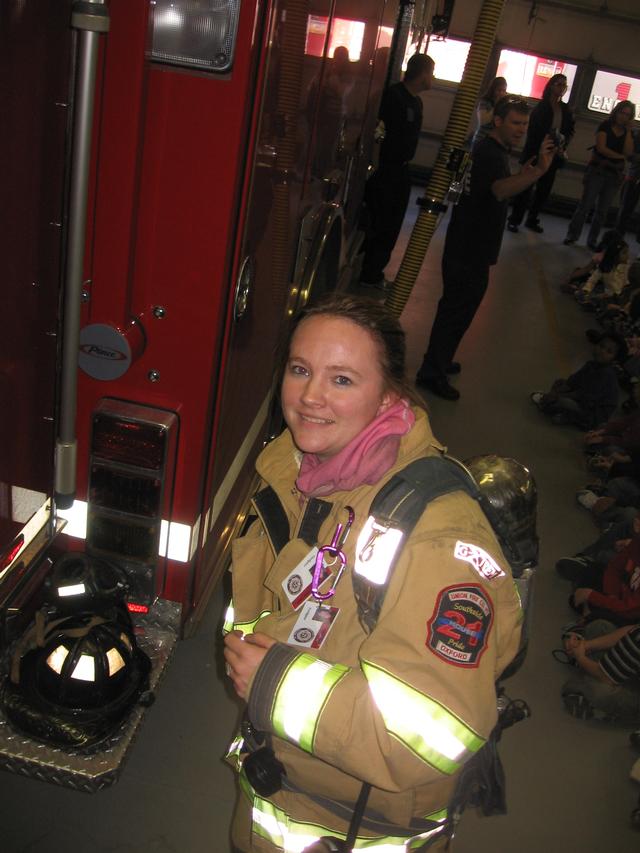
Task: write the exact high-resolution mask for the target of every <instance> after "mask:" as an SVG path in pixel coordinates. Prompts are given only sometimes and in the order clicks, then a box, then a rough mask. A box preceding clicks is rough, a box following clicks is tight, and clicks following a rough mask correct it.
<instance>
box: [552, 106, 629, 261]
mask: <svg viewBox="0 0 640 853" xmlns="http://www.w3.org/2000/svg"><path fill="white" fill-rule="evenodd" d="M635 113H636V108H635V105H634V104H632V103H631V101H620V103H619V104H616V105H615V107H614V108H613V109H612V110H611V115H610V116H609V118H608V119H607V120H606V121H603V122H602V124H601V125H600V126H599V127H598V130H597V131H596V144H595V145H594V147H593V154H592V156H591V160H590V161H589V163H588V165H587V171H586V172H585V173H584V181H583V190H582V198H581V199H580V201H579V202H578V206H577V207H576V209H575V211H574V214H573V216H572V218H571V222H570V223H569V228H568V230H567V236H566V237H565V239H564V244H565V246H572V245H573V244H574V243H575V242H576V240H578V239H579V237H580V234H581V233H582V226H583V225H584V221H585V219H586V217H587V214H588V213H589V211H590V210H591V209H592V208H595V213H594V214H593V219H592V221H591V227H590V228H589V234H588V235H587V246H588V247H589V248H590V249H591V251H592V252H595V251H597V250H598V235H599V234H600V229H601V228H602V226H603V225H604V224H605V221H606V218H607V213H608V212H609V207H610V206H611V202H612V201H613V198H614V196H615V194H616V192H617V191H618V189H619V187H620V185H621V183H622V175H623V173H624V165H625V160H626V158H627V157H630V156H631V155H632V154H633V137H632V135H631V128H630V125H631V122H632V121H633V119H634V116H635Z"/></svg>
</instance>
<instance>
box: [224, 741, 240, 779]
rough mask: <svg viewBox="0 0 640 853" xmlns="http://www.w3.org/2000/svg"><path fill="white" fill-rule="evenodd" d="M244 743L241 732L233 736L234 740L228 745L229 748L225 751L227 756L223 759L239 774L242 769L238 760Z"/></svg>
mask: <svg viewBox="0 0 640 853" xmlns="http://www.w3.org/2000/svg"><path fill="white" fill-rule="evenodd" d="M243 743H244V738H243V736H242V733H241V732H238V734H237V735H236V736H235V738H234V739H233V740H232V741H231V743H230V744H229V748H228V749H227V754H226V755H225V759H226V760H227V761H228V762H229V763H230V764H231V765H232V767H233V768H234V769H235V770H237V771H238V772H240V769H241V767H242V759H241V758H240V755H241V750H242V744H243Z"/></svg>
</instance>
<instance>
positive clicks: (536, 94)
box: [496, 49, 578, 101]
mask: <svg viewBox="0 0 640 853" xmlns="http://www.w3.org/2000/svg"><path fill="white" fill-rule="evenodd" d="M577 68H578V66H577V65H571V63H569V62H565V61H564V60H562V59H549V58H548V57H544V56H534V55H533V54H531V53H520V51H517V50H506V49H505V50H502V51H500V59H499V61H498V70H497V71H496V77H504V78H505V80H506V81H507V89H508V91H509V94H510V95H522V96H523V97H525V98H538V99H540V98H542V93H543V92H544V87H545V86H546V85H547V83H548V82H549V79H550V78H551V77H553V75H554V74H564V76H565V77H566V78H567V91H566V92H565V94H564V97H563V100H565V101H568V100H569V96H570V94H571V87H572V86H573V80H574V78H575V76H576V71H577Z"/></svg>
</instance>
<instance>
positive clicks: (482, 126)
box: [471, 77, 507, 148]
mask: <svg viewBox="0 0 640 853" xmlns="http://www.w3.org/2000/svg"><path fill="white" fill-rule="evenodd" d="M506 94H507V81H506V80H505V79H504V77H496V78H495V79H494V81H493V83H492V84H491V85H490V86H489V88H488V89H487V91H486V92H485V93H484V95H483V96H482V97H481V98H480V100H479V101H478V106H477V107H476V116H477V118H478V126H477V128H476V130H475V133H474V134H473V138H472V140H471V147H472V148H473V146H474V145H475V144H476V142H479V141H480V140H481V139H484V137H485V136H486V135H487V133H489V131H490V130H491V128H492V127H493V108H494V107H495V105H496V104H497V103H498V101H499V100H500V98H504V96H505V95H506Z"/></svg>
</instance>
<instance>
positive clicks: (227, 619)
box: [222, 599, 271, 634]
mask: <svg viewBox="0 0 640 853" xmlns="http://www.w3.org/2000/svg"><path fill="white" fill-rule="evenodd" d="M270 615H271V611H270V610H263V611H262V613H261V614H260V615H259V616H256V618H255V619H254V620H253V621H251V622H236V621H235V610H234V607H233V599H232V600H231V601H229V605H228V607H227V609H226V611H225V614H224V622H223V625H222V633H223V634H228V633H229V631H242V633H243V634H253V629H254V628H255V627H256V624H257V623H258V622H259V621H260V620H261V619H262V617H263V616H270Z"/></svg>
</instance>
